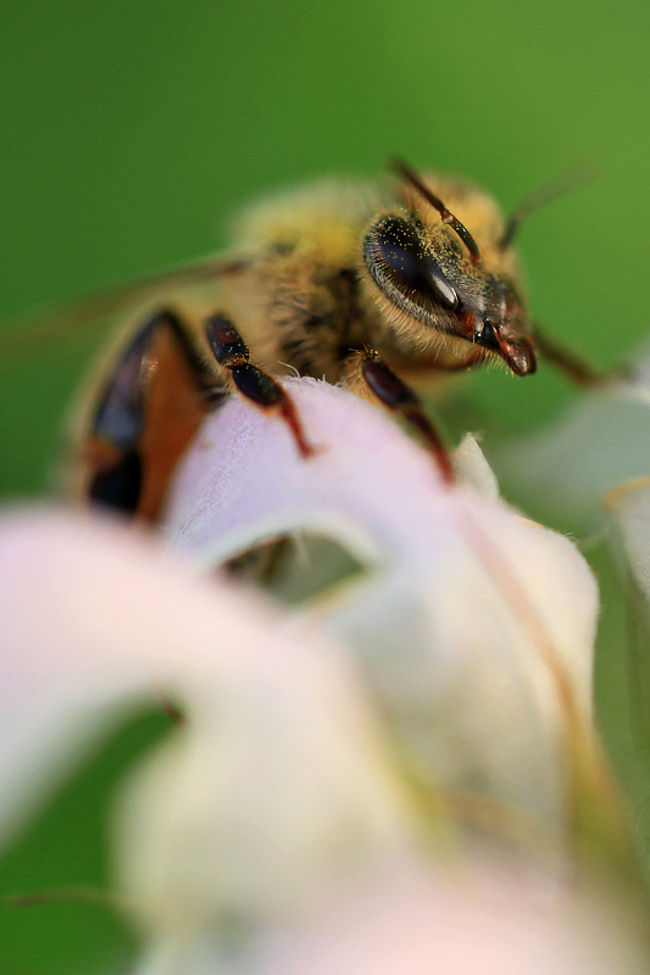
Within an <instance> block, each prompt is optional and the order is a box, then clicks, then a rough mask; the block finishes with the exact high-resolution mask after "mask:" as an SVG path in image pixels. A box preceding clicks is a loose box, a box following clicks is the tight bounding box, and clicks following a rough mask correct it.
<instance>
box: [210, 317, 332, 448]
mask: <svg viewBox="0 0 650 975" xmlns="http://www.w3.org/2000/svg"><path fill="white" fill-rule="evenodd" d="M205 334H206V338H207V340H208V344H209V345H210V348H211V349H212V351H213V353H214V357H215V359H216V360H217V362H218V363H219V365H220V366H223V367H224V368H225V369H227V370H228V371H229V372H230V377H231V379H232V382H233V385H234V386H235V388H236V389H237V391H238V392H239V393H241V395H242V396H244V397H245V398H246V399H247V400H250V401H251V402H252V403H255V404H256V406H259V407H261V408H262V409H263V410H275V411H277V412H278V414H279V415H280V417H281V418H282V419H283V420H284V422H285V423H286V424H287V426H288V427H289V429H290V431H291V434H292V436H293V438H294V440H295V443H296V446H297V448H298V450H299V452H300V454H301V455H302V456H303V457H311V455H312V454H313V453H314V452H315V451H314V448H313V447H312V445H311V444H310V443H309V442H308V440H307V438H306V436H305V432H304V430H303V428H302V424H301V422H300V418H299V416H298V412H297V410H296V407H295V405H294V402H293V400H292V399H291V397H290V396H289V394H288V393H287V392H286V390H285V389H283V387H282V386H281V385H280V383H278V382H277V381H276V380H275V379H274V378H273V377H272V376H270V375H269V374H268V373H266V372H264V371H263V370H262V369H259V368H258V367H257V366H255V365H253V364H252V362H250V353H249V351H248V346H247V345H246V343H245V342H244V340H243V339H242V337H241V335H240V334H239V332H238V331H237V329H236V328H235V326H234V325H233V323H232V322H231V321H230V319H229V318H226V316H225V315H211V316H210V317H209V318H208V319H207V320H206V322H205Z"/></svg>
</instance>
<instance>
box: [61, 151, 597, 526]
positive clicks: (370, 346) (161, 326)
mask: <svg viewBox="0 0 650 975" xmlns="http://www.w3.org/2000/svg"><path fill="white" fill-rule="evenodd" d="M394 169H395V170H396V173H397V176H398V180H397V181H396V183H395V185H389V184H387V183H386V184H382V183H379V182H378V183H376V184H365V183H354V182H351V181H347V182H346V181H339V182H334V181H332V182H327V183H321V184H318V185H315V186H312V187H309V188H307V189H301V190H294V191H293V192H289V193H286V194H285V195H283V196H280V197H277V198H275V199H271V200H269V201H266V202H263V203H261V204H260V205H258V206H256V207H253V208H251V209H249V210H248V211H246V212H245V213H244V214H243V215H242V217H241V218H240V221H239V224H238V226H237V229H236V233H235V235H234V237H235V239H234V241H233V250H232V254H233V255H235V256H234V257H230V256H229V257H226V258H224V259H223V260H217V261H213V262H210V263H209V264H207V265H205V266H204V267H199V268H197V269H195V272H191V273H196V275H197V277H199V278H203V279H204V280H205V281H206V282H207V284H208V285H209V289H208V290H209V297H208V298H207V299H204V303H203V304H200V305H197V304H196V303H194V305H193V306H188V307H186V308H183V309H181V308H180V307H177V306H176V305H175V304H173V305H172V304H169V303H167V304H165V305H163V306H162V307H158V308H156V309H154V310H153V311H152V312H151V313H150V314H147V315H145V316H144V317H143V320H140V321H138V322H136V323H135V324H130V325H129V331H128V335H127V337H126V338H124V337H122V339H121V340H120V342H119V347H118V348H117V350H116V352H115V353H114V355H113V356H112V357H111V358H110V359H109V362H108V364H107V366H105V368H104V370H103V373H102V376H101V378H100V379H99V380H98V381H96V382H95V384H94V391H93V393H92V395H91V396H90V398H89V399H88V405H87V407H86V409H85V411H84V413H83V418H82V421H81V423H80V426H79V429H78V431H77V434H76V437H75V444H74V446H73V450H72V462H71V472H72V478H71V480H72V481H73V482H74V485H75V487H74V491H75V493H76V494H77V495H78V496H81V497H83V498H84V499H86V500H88V501H90V502H94V503H99V504H102V505H107V506H109V507H110V508H112V509H115V510H117V511H119V512H122V513H123V514H126V515H129V516H136V517H138V518H140V519H144V520H147V521H150V522H151V521H155V520H156V518H157V517H158V514H159V511H160V508H161V505H162V503H163V500H164V497H165V493H166V489H167V486H168V483H169V479H170V477H171V475H172V472H173V470H174V468H175V466H176V464H177V462H178V460H179V458H180V457H181V456H182V454H183V452H184V451H185V449H186V447H187V446H188V444H189V443H190V441H191V440H192V438H193V436H194V434H195V432H196V430H197V429H198V427H199V425H200V423H201V421H202V419H203V418H204V416H205V414H206V413H207V412H208V411H209V410H211V409H214V408H215V407H216V406H217V405H218V404H219V402H221V401H222V400H223V398H224V396H225V395H228V392H229V391H230V392H236V393H238V394H239V395H241V396H243V397H245V398H246V399H247V400H249V401H251V402H252V403H254V404H255V405H256V406H257V407H259V408H260V409H262V410H267V411H273V412H274V413H275V414H276V415H277V417H278V419H279V420H280V421H281V422H284V423H285V424H286V426H287V429H288V431H289V433H290V435H291V436H292V437H293V439H294V441H295V445H296V448H297V450H298V451H299V452H300V454H301V455H302V456H303V457H304V458H305V460H306V461H308V459H309V457H310V455H311V454H312V453H313V445H312V444H311V443H310V440H309V436H308V432H307V431H306V430H305V429H304V428H303V425H302V422H301V419H300V416H299V414H298V411H297V410H296V408H295V406H294V404H293V401H292V399H291V396H290V393H289V392H288V391H287V388H286V387H285V386H284V385H283V384H282V383H281V382H280V381H279V379H280V378H281V377H282V375H283V374H286V372H287V370H288V369H294V370H297V372H298V373H300V374H301V375H305V376H314V377H318V378H321V377H322V378H325V379H326V380H327V381H329V382H342V383H344V384H346V385H347V386H348V387H349V388H350V389H351V390H352V391H354V392H355V393H357V394H358V395H361V396H364V397H368V398H371V399H374V400H375V401H377V400H378V401H379V402H381V403H382V404H383V405H384V406H385V407H387V408H388V409H390V410H392V411H393V412H394V413H395V414H396V415H397V416H399V417H400V418H401V419H402V420H404V421H405V422H406V423H407V424H408V425H410V426H411V427H412V428H413V429H414V430H416V431H417V432H418V435H419V436H420V437H421V438H423V439H424V441H425V443H426V444H427V445H428V447H429V449H430V450H431V451H432V453H433V455H434V457H435V459H436V462H437V464H438V466H439V468H440V471H441V473H442V475H443V477H444V478H445V480H447V481H449V480H451V479H452V477H453V475H452V467H451V463H450V460H449V455H448V453H447V450H446V449H445V445H444V443H443V441H442V440H441V438H440V436H439V435H438V433H437V431H436V429H435V426H434V424H433V423H432V422H431V420H430V419H429V418H428V417H427V416H426V414H425V412H424V409H423V407H422V404H421V401H420V399H419V397H418V395H417V394H416V392H415V391H414V390H413V389H412V388H411V385H410V384H409V383H415V384H416V385H418V384H420V383H422V382H423V381H424V380H430V379H433V378H435V377H436V376H441V375H443V374H445V373H448V372H450V371H455V370H466V369H472V368H475V367H477V366H479V365H480V364H481V363H484V362H486V361H488V360H499V361H501V362H502V363H503V364H505V367H506V368H507V369H509V370H510V371H511V372H512V373H514V374H516V375H517V376H527V375H530V374H531V373H534V372H535V370H536V365H537V353H538V352H542V353H545V354H546V355H547V356H548V357H549V358H551V359H552V360H554V361H555V362H556V363H557V364H558V365H560V366H561V367H562V368H564V369H565V371H567V372H568V373H569V374H571V375H573V377H574V378H575V379H577V380H578V381H585V382H586V381H589V379H590V378H591V377H590V374H589V372H588V370H586V369H585V368H584V367H583V366H582V365H581V364H580V363H578V362H576V361H575V360H573V359H572V358H571V357H570V356H568V355H566V354H565V353H563V352H562V351H561V350H559V349H558V348H557V347H556V346H554V345H552V344H551V343H550V342H548V340H546V339H543V338H542V337H541V336H539V335H538V334H535V336H533V327H532V324H531V320H530V318H529V316H528V312H527V310H526V305H525V301H524V297H523V287H522V280H521V271H520V268H519V264H518V260H517V256H516V254H515V252H514V250H513V247H512V242H513V239H514V236H515V233H516V230H517V227H518V226H519V223H520V222H521V220H522V219H523V217H524V216H526V215H527V214H528V213H529V212H531V210H532V209H535V208H536V207H537V206H539V205H540V203H541V202H545V200H546V199H548V198H549V196H550V195H554V193H555V190H553V193H549V192H548V191H544V192H543V193H542V194H541V195H540V194H538V195H536V196H533V197H531V198H530V199H529V200H528V201H526V203H525V204H523V205H522V207H520V208H519V209H518V210H516V211H515V213H514V214H513V215H512V216H511V218H510V219H509V220H507V221H506V220H504V219H503V217H502V215H501V213H500V210H499V208H498V206H497V204H496V203H495V201H494V200H493V199H492V197H490V196H489V195H488V194H486V193H485V192H482V191H481V190H479V189H477V188H476V187H474V186H472V185H470V184H469V183H468V182H466V181H464V180H461V179H455V178H448V177H443V176H439V175H435V174H433V173H431V174H430V173H427V174H425V175H422V176H420V175H418V174H417V173H416V172H415V171H414V170H413V169H412V168H411V167H409V166H408V165H406V164H405V163H403V162H396V163H394ZM443 201H444V202H443ZM184 274H185V275H186V274H187V272H181V273H180V274H179V276H178V277H179V279H180V280H182V278H183V276H184ZM402 377H404V378H402Z"/></svg>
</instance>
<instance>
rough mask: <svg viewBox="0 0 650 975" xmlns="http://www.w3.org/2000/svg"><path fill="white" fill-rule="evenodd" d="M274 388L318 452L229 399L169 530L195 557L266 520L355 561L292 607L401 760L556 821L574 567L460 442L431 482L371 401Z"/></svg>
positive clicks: (584, 586)
mask: <svg viewBox="0 0 650 975" xmlns="http://www.w3.org/2000/svg"><path fill="white" fill-rule="evenodd" d="M288 386H289V388H290V390H291V393H292V396H293V397H294V399H295V400H296V404H297V406H298V408H299V410H300V414H301V416H302V418H303V421H304V424H305V427H306V429H307V431H308V436H309V437H310V438H311V440H312V441H313V442H314V443H316V444H320V445H322V448H323V449H322V452H321V453H320V454H319V456H317V457H316V458H314V459H313V460H311V461H310V462H309V463H304V462H303V461H302V460H301V459H300V458H299V457H298V456H297V454H296V451H295V449H294V446H293V443H292V442H291V439H290V438H289V436H288V435H287V432H286V431H285V429H284V427H283V426H282V425H281V424H279V423H278V422H277V421H276V420H275V419H274V418H269V417H265V416H263V415H261V414H260V413H258V412H256V411H254V410H251V409H250V407H248V406H247V405H246V404H245V403H243V402H241V401H239V400H233V401H231V402H230V403H228V404H227V405H226V406H225V407H224V408H223V409H222V410H220V411H218V412H217V413H216V414H214V415H213V416H212V417H211V418H210V419H209V420H208V421H207V423H206V424H205V426H204V427H203V429H202V431H201V433H200V434H199V436H198V438H197V440H196V442H195V444H194V446H193V448H192V450H191V451H190V452H189V454H188V456H187V457H186V459H185V461H184V463H183V465H182V468H181V470H180V472H179V475H178V478H177V481H176V485H175V488H174V492H173V495H172V498H171V502H170V505H169V509H168V512H167V518H166V530H167V531H168V533H169V535H170V539H171V544H172V545H173V546H174V547H175V548H178V549H180V550H181V551H182V552H183V553H185V554H191V556H192V557H193V559H195V560H196V561H197V562H198V563H199V564H200V565H203V566H205V567H206V568H209V567H211V566H214V565H215V564H220V563H221V562H222V561H223V560H224V559H227V558H230V557H232V556H233V555H235V554H237V553H239V552H241V551H244V550H246V549H247V548H249V547H250V546H252V545H254V544H255V543H258V542H260V541H261V540H263V539H265V538H267V537H269V536H273V535H277V534H281V533H284V532H289V533H291V532H299V531H300V532H314V533H319V534H322V535H326V536H327V537H330V538H334V539H336V540H337V541H338V542H339V543H340V544H341V545H342V546H343V547H345V548H346V549H347V550H348V551H350V552H351V553H352V554H353V555H354V557H355V558H356V559H358V560H359V561H360V562H361V563H362V564H363V565H364V566H365V568H366V574H365V575H363V576H361V577H360V578H358V579H357V580H355V581H354V582H352V583H350V584H349V585H348V586H347V587H341V588H340V589H339V591H338V592H335V593H334V594H330V595H329V598H327V599H326V600H324V601H322V602H321V603H318V602H316V603H315V604H314V605H313V607H312V608H311V610H310V611H308V612H307V613H306V616H307V619H308V620H309V621H311V623H312V625H313V626H318V627H322V626H324V627H326V628H327V629H328V630H329V631H330V632H333V633H334V634H335V635H336V636H337V638H338V639H340V640H342V641H343V642H344V643H345V645H346V646H347V647H348V648H349V653H351V654H352V655H353V657H354V658H355V659H356V660H357V661H359V662H360V663H361V664H362V666H363V671H364V673H365V674H366V675H367V676H368V678H369V680H370V681H371V683H372V686H373V689H374V691H375V692H376V693H378V694H379V697H380V700H381V703H382V706H383V707H386V708H388V710H389V712H390V714H391V716H392V717H393V718H394V720H395V721H396V723H397V725H398V728H399V731H400V733H401V734H402V735H403V736H404V737H405V739H406V741H407V742H408V745H409V747H410V748H411V749H412V750H413V755H412V758H413V760H414V761H417V763H418V765H420V766H421V767H422V769H423V771H424V774H426V775H427V776H428V777H430V778H431V779H432V780H433V781H434V783H436V784H438V785H442V786H445V787H453V788H457V789H466V788H471V789H472V791H475V792H480V793H484V794H488V795H495V796H497V797H499V798H500V799H502V800H509V801H513V802H515V803H517V804H518V805H521V806H524V807H525V808H527V809H528V810H529V811H530V812H532V813H534V814H535V815H536V816H539V817H541V818H542V819H544V820H545V821H546V824H547V826H548V827H549V828H552V829H557V828H558V827H559V828H560V829H561V828H562V824H563V823H564V822H565V809H564V786H563V784H562V779H563V776H564V772H565V770H564V768H563V767H562V755H561V752H562V749H563V748H564V744H563V743H562V733H561V731H560V737H559V739H558V731H559V729H560V728H561V725H562V720H563V716H562V713H561V703H560V697H561V695H560V693H559V691H558V681H560V683H562V682H567V683H568V686H569V687H570V689H571V694H572V696H573V698H574V703H575V705H576V707H577V708H578V709H579V710H580V711H581V712H582V713H584V714H587V713H588V711H589V702H590V697H591V667H592V652H593V641H594V633H595V625H596V615H597V592H596V586H595V583H594V581H593V578H592V576H591V574H590V572H589V570H588V568H587V566H586V563H585V562H584V561H583V559H582V558H581V557H580V555H579V554H578V553H577V551H576V550H575V548H574V547H573V545H572V544H571V543H570V542H569V541H568V540H567V539H566V538H563V537H562V536H561V535H558V534H557V533H553V532H550V531H548V530H546V529H544V528H542V527H541V526H539V525H536V524H534V523H532V522H530V521H528V520H527V519H525V518H522V517H521V516H519V515H518V514H517V513H516V512H514V511H513V510H512V509H509V508H507V507H506V506H505V505H504V504H502V503H501V502H499V501H498V500H497V499H496V498H495V497H494V495H495V493H496V489H495V483H494V480H493V477H492V475H491V472H490V471H489V468H488V467H487V464H486V462H485V460H484V458H483V456H482V454H481V452H480V450H479V448H478V447H477V445H476V443H475V442H474V441H466V442H465V444H464V446H463V449H462V450H461V452H460V457H459V460H460V464H459V476H460V479H461V483H460V484H459V486H458V487H454V488H453V489H451V490H447V489H446V488H445V487H444V485H442V484H441V483H440V478H439V477H438V475H437V471H436V469H435V465H434V464H433V461H432V459H431V458H430V457H429V456H428V455H427V454H426V453H425V452H424V451H423V450H421V449H420V448H419V447H418V445H417V444H415V443H414V442H413V441H412V440H409V439H407V438H406V437H404V436H403V435H402V434H401V433H400V432H399V430H398V429H397V428H396V427H395V426H394V424H391V423H390V422H389V421H388V420H387V418H386V417H385V416H384V415H383V414H382V413H381V412H379V411H378V410H377V409H375V408H372V407H370V406H368V405H366V404H364V403H362V402H360V401H359V400H357V399H355V398H353V397H351V396H350V395H349V394H347V393H345V392H344V391H343V390H341V389H337V388H334V387H331V386H327V385H325V384H323V383H316V382H314V381H307V380H302V381H301V382H296V381H293V382H290V383H289V384H288ZM464 483H469V484H471V485H477V484H478V485H479V486H480V487H481V491H480V492H478V491H477V490H476V489H475V487H474V488H467V487H464V486H463V484H464ZM558 746H559V747H558Z"/></svg>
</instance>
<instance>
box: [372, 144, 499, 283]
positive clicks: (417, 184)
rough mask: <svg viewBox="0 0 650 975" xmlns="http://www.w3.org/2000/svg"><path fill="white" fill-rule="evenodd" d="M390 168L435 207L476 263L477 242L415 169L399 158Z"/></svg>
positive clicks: (393, 160) (479, 254) (477, 254)
mask: <svg viewBox="0 0 650 975" xmlns="http://www.w3.org/2000/svg"><path fill="white" fill-rule="evenodd" d="M390 168H391V169H392V170H394V172H396V173H397V174H398V175H399V176H401V177H402V179H404V180H406V182H407V183H410V184H411V186H413V187H414V188H415V189H416V190H417V191H418V193H419V194H420V196H423V197H424V199H425V200H426V201H427V202H428V203H430V204H431V206H432V207H435V209H436V210H437V211H438V213H439V214H440V216H441V217H442V222H443V223H446V224H447V226H448V227H451V229H452V230H454V231H455V232H456V233H457V234H458V236H459V237H460V239H461V240H462V242H463V243H464V244H465V246H466V247H467V250H468V251H469V253H470V257H471V258H472V260H473V261H474V263H475V264H476V263H477V262H478V261H480V260H481V252H480V251H479V249H478V244H477V243H476V241H475V240H474V238H473V237H472V235H471V234H470V232H469V230H468V229H467V227H466V226H465V224H463V223H461V222H460V220H459V219H458V217H455V216H454V215H453V213H451V211H450V210H448V209H447V207H446V206H445V205H444V203H443V202H442V200H441V199H440V197H438V196H436V195H435V193H432V192H431V190H430V189H429V187H428V186H425V185H424V183H423V182H422V180H421V179H420V177H419V176H418V174H417V173H416V172H415V170H413V169H411V167H410V166H409V165H407V163H405V162H403V160H401V159H392V160H391V163H390Z"/></svg>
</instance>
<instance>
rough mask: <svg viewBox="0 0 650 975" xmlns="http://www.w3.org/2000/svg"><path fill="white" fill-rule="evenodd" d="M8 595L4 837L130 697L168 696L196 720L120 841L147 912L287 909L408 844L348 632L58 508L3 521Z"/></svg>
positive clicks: (192, 919)
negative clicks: (287, 614) (293, 618)
mask: <svg viewBox="0 0 650 975" xmlns="http://www.w3.org/2000/svg"><path fill="white" fill-rule="evenodd" d="M0 594H1V602H0V648H1V652H2V658H1V667H2V682H1V684H0V721H1V726H0V734H1V737H2V752H1V753H0V758H1V760H0V817H1V819H0V822H1V823H2V826H3V832H4V833H5V834H6V832H7V830H8V829H9V827H10V826H11V825H14V824H15V823H16V821H17V820H18V818H19V816H20V814H21V813H22V812H23V811H24V809H25V804H26V802H27V801H28V800H30V799H31V800H33V799H34V798H35V797H36V796H37V795H38V794H39V793H40V794H42V792H43V790H44V789H45V788H46V786H47V785H48V784H50V783H51V782H52V780H53V779H54V777H55V776H56V774H57V773H60V771H61V769H62V767H63V766H64V765H69V764H70V763H71V762H72V761H73V760H74V759H76V758H78V757H79V754H80V753H81V751H82V750H85V749H87V748H88V747H89V745H90V744H92V742H93V740H94V738H95V737H96V735H97V734H98V733H99V732H100V731H101V730H102V729H104V728H105V726H106V725H107V723H109V722H111V723H115V722H116V721H118V720H119V719H120V717H122V716H123V715H124V708H125V706H130V707H131V708H132V707H134V705H135V703H136V701H138V700H140V701H142V699H145V700H148V701H149V702H150V703H151V702H152V701H155V700H156V694H157V693H160V692H164V693H165V694H168V695H170V696H171V698H172V700H173V701H174V702H177V703H179V704H180V705H181V707H182V709H183V710H184V712H185V713H186V715H187V723H186V725H185V726H183V727H181V728H175V729H174V730H173V732H172V734H171V736H170V737H171V740H170V741H168V742H167V743H165V744H163V746H161V747H160V750H159V751H158V753H157V755H156V757H154V759H153V760H152V759H151V758H149V759H147V761H146V762H145V764H144V767H143V768H142V769H141V770H140V772H139V779H138V781H135V780H134V785H133V789H134V793H133V794H134V795H137V800H133V799H132V800H131V815H130V816H128V817H126V818H124V817H123V818H122V825H121V827H120V830H119V833H118V836H117V859H118V862H119V865H120V874H121V876H122V878H123V881H124V887H125V892H126V893H127V894H128V895H130V897H131V898H132V900H133V902H134V904H135V905H137V908H138V912H139V914H140V915H141V920H143V921H144V923H145V924H146V925H147V926H148V927H150V928H154V929H160V928H163V929H165V930H172V929H177V930H182V931H187V930H188V929H194V928H197V927H200V926H201V925H202V924H203V923H204V921H205V918H206V915H209V916H210V918H212V917H213V916H214V915H215V914H219V913H223V914H224V915H226V916H233V915H235V914H237V912H239V911H241V912H248V914H251V913H252V912H255V911H256V910H258V909H259V910H262V911H263V910H266V909H272V910H276V909H278V910H279V909H281V908H282V906H283V904H284V903H285V902H286V901H289V902H291V903H296V902H300V901H301V900H303V899H305V898H306V897H308V896H309V895H310V893H311V892H312V891H313V890H317V889H318V888H319V886H320V885H324V884H326V883H327V882H329V881H330V880H331V879H332V878H333V877H335V876H336V875H337V874H338V873H339V872H340V871H342V872H343V873H344V874H345V875H346V876H347V875H348V874H349V873H350V871H351V872H352V873H354V871H355V869H356V868H357V867H358V868H359V869H362V866H363V864H364V863H365V862H366V861H367V860H372V859H373V857H375V856H379V857H381V856H384V855H392V853H391V851H393V850H394V849H396V848H403V846H404V843H405V836H406V834H407V832H408V829H409V827H408V825H407V817H406V816H405V813H404V810H405V807H404V804H403V799H402V795H401V791H400V787H399V786H398V785H397V784H396V780H395V778H394V777H393V775H392V773H391V771H390V770H389V768H388V766H387V765H386V764H385V762H384V755H383V752H382V747H381V744H380V736H379V734H378V732H377V730H376V728H375V724H374V720H373V717H372V715H371V713H370V711H369V709H368V707H367V705H366V703H365V701H364V700H363V696H362V694H361V693H360V690H359V688H358V687H357V686H356V682H355V678H354V675H352V674H351V673H350V672H349V670H348V668H347V667H346V665H345V663H344V662H343V661H342V660H341V659H340V657H339V655H338V653H337V650H336V647H335V646H334V645H333V644H332V643H331V641H325V640H323V639H321V640H318V639H317V638H316V637H315V636H313V637H311V638H307V637H306V635H304V634H302V635H299V634H295V635H293V636H289V635H287V634H286V633H285V632H283V627H282V621H281V620H280V619H279V618H278V617H277V616H276V615H275V614H274V613H273V612H271V610H270V609H269V608H267V607H264V606H262V604H261V602H260V601H259V600H256V599H253V597H245V596H244V595H242V594H241V593H238V592H236V591H235V590H234V589H233V588H232V587H230V586H228V585H226V584H218V583H216V582H215V581H214V580H207V579H206V580H202V579H199V578H197V577H196V575H195V574H194V573H193V572H191V571H190V570H189V569H188V568H187V567H186V566H184V565H183V564H182V563H181V562H180V561H177V560H176V559H173V558H171V557H170V556H169V555H163V554H162V553H161V552H160V551H159V549H158V547H157V546H155V545H152V543H151V542H150V541H148V540H147V539H144V538H139V537H136V536H134V535H133V533H131V532H127V531H126V530H125V529H123V528H121V527H119V526H116V525H113V524H110V523H104V522H102V521H99V520H97V521H93V520H91V519H84V518H80V517H73V516H70V515H64V514H62V513H58V512H46V511H39V512H33V511H32V512H29V511H27V510H26V511H24V512H15V513H13V514H5V515H4V516H3V517H2V518H1V519H0ZM280 873H281V875H282V883H281V884H279V883H278V876H279V875H280Z"/></svg>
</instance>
